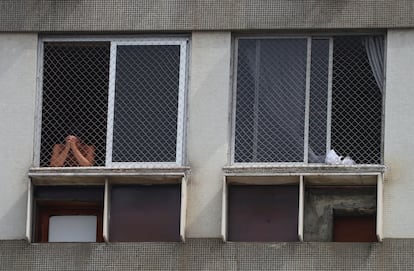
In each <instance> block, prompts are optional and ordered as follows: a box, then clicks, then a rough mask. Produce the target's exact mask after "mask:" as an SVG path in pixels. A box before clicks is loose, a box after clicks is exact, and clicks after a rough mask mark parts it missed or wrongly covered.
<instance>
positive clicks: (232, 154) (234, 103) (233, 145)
mask: <svg viewBox="0 0 414 271" xmlns="http://www.w3.org/2000/svg"><path fill="white" fill-rule="evenodd" d="M238 44H239V39H236V42H235V43H234V63H235V64H233V65H234V66H233V88H232V89H233V93H232V95H233V96H232V99H231V102H232V105H231V108H232V115H231V131H230V138H231V152H230V161H231V163H235V162H236V161H235V153H236V113H237V112H236V109H237V67H238V64H237V63H238V59H239V58H238Z"/></svg>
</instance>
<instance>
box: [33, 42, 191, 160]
mask: <svg viewBox="0 0 414 271" xmlns="http://www.w3.org/2000/svg"><path fill="white" fill-rule="evenodd" d="M93 41H100V42H108V43H109V44H110V65H109V71H110V74H109V88H108V114H107V120H108V121H107V130H106V139H107V140H106V141H107V143H106V157H105V167H107V168H152V167H166V168H169V167H176V166H182V165H183V164H184V162H185V116H186V102H185V101H186V99H187V77H188V75H187V74H188V63H187V61H188V59H187V58H188V44H189V39H188V38H185V37H159V38H148V37H142V38H138V37H129V36H126V37H82V38H80V37H79V38H78V37H43V38H40V39H39V46H38V48H39V51H38V76H37V89H38V91H37V99H36V100H37V101H36V119H35V122H36V127H35V142H34V145H35V146H34V148H35V149H34V157H33V161H34V166H35V167H39V166H40V142H41V130H42V127H41V124H42V94H43V52H44V43H45V42H93ZM119 45H136V46H140V45H171V46H180V66H179V89H178V108H177V109H178V113H177V135H176V136H177V139H176V157H175V162H112V143H113V121H114V118H113V117H114V101H115V100H114V99H115V92H116V90H115V76H116V49H117V46H119Z"/></svg>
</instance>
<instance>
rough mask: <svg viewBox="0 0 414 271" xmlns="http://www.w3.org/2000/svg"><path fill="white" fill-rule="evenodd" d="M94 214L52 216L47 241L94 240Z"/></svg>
mask: <svg viewBox="0 0 414 271" xmlns="http://www.w3.org/2000/svg"><path fill="white" fill-rule="evenodd" d="M96 225H97V218H96V216H87V215H86V216H84V215H73V216H72V215H69V216H52V217H50V220H49V242H96Z"/></svg>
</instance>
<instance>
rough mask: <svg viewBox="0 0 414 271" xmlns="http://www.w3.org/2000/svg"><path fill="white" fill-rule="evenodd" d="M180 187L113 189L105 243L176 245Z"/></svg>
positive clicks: (154, 186)
mask: <svg viewBox="0 0 414 271" xmlns="http://www.w3.org/2000/svg"><path fill="white" fill-rule="evenodd" d="M180 208H181V188H180V185H114V186H112V188H111V211H110V213H111V216H110V223H109V241H115V242H132V241H134V242H137V241H141V242H142V241H159V242H161V241H180V240H181V239H180Z"/></svg>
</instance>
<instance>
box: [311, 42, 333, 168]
mask: <svg viewBox="0 0 414 271" xmlns="http://www.w3.org/2000/svg"><path fill="white" fill-rule="evenodd" d="M328 79H329V39H314V40H312V54H311V76H310V80H311V81H310V100H309V154H308V156H309V162H310V163H323V162H324V161H325V153H326V131H327V127H326V126H327V122H326V120H327V114H328V113H327V109H328V108H327V105H328Z"/></svg>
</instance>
